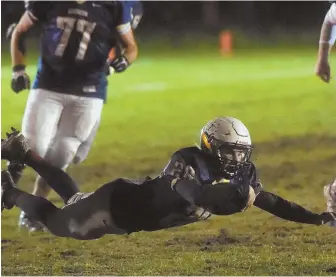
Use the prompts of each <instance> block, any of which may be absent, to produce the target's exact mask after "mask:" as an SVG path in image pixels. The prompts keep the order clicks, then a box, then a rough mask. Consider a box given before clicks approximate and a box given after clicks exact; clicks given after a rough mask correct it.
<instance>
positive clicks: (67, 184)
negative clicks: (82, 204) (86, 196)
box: [1, 131, 79, 203]
mask: <svg viewBox="0 0 336 277" xmlns="http://www.w3.org/2000/svg"><path fill="white" fill-rule="evenodd" d="M1 158H2V159H5V160H8V161H10V162H16V163H19V164H26V165H28V166H30V167H31V168H33V169H34V170H35V171H36V172H37V173H38V174H39V175H41V176H42V177H43V178H44V179H45V180H46V181H47V182H48V184H49V185H50V187H51V188H52V189H54V190H55V192H56V193H58V194H59V195H60V196H61V198H62V199H63V200H64V202H65V203H67V201H68V200H69V199H70V198H71V197H72V196H73V195H74V194H76V193H78V192H79V190H78V186H77V185H76V183H75V182H74V180H73V179H72V178H71V177H70V176H69V175H68V174H67V173H66V172H64V171H63V170H62V169H60V168H57V167H55V166H53V165H51V164H50V163H48V162H47V161H45V160H44V159H43V158H42V157H40V156H39V155H38V154H37V153H36V152H34V151H33V150H31V149H30V146H29V145H28V143H27V140H26V139H25V138H24V136H23V135H22V134H21V133H20V132H18V131H14V132H13V133H11V134H9V135H8V137H7V139H5V140H2V141H1Z"/></svg>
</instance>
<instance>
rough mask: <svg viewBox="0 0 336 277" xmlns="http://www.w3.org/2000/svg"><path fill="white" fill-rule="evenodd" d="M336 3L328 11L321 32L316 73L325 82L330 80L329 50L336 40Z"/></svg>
mask: <svg viewBox="0 0 336 277" xmlns="http://www.w3.org/2000/svg"><path fill="white" fill-rule="evenodd" d="M335 25H336V3H333V4H332V5H331V7H330V9H329V11H328V12H327V14H326V16H325V18H324V21H323V24H322V27H321V32H320V41H319V49H318V58H317V63H316V66H315V74H316V75H317V76H319V77H320V78H321V79H322V80H323V81H324V82H326V83H328V82H329V81H330V66H329V61H328V59H329V52H330V50H331V48H332V46H333V44H334V43H335V40H336V26H335Z"/></svg>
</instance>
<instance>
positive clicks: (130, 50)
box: [119, 29, 138, 64]
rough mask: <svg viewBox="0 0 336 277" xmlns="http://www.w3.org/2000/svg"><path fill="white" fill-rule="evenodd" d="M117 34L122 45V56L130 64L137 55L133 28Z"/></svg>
mask: <svg viewBox="0 0 336 277" xmlns="http://www.w3.org/2000/svg"><path fill="white" fill-rule="evenodd" d="M119 36H120V40H121V42H122V45H123V46H124V56H125V57H126V59H127V61H128V62H129V63H130V64H131V63H133V62H134V61H135V60H136V58H137V56H138V45H137V43H136V41H135V38H134V34H133V30H132V29H129V30H128V31H127V32H120V33H119Z"/></svg>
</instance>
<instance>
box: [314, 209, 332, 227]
mask: <svg viewBox="0 0 336 277" xmlns="http://www.w3.org/2000/svg"><path fill="white" fill-rule="evenodd" d="M333 220H336V213H330V212H324V213H321V214H320V215H319V222H318V224H317V225H323V224H326V223H328V222H330V221H333Z"/></svg>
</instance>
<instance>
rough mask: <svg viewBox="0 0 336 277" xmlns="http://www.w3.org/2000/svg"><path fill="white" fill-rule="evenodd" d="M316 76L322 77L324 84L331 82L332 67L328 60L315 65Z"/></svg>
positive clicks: (319, 61)
mask: <svg viewBox="0 0 336 277" xmlns="http://www.w3.org/2000/svg"><path fill="white" fill-rule="evenodd" d="M315 74H316V76H318V77H320V78H321V80H322V81H323V82H326V83H329V81H330V65H329V62H328V60H320V59H319V60H318V61H317V63H316V65H315Z"/></svg>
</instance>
